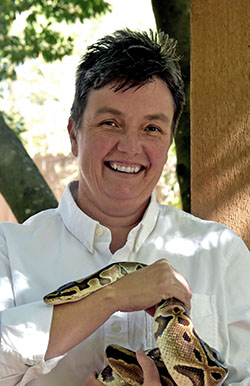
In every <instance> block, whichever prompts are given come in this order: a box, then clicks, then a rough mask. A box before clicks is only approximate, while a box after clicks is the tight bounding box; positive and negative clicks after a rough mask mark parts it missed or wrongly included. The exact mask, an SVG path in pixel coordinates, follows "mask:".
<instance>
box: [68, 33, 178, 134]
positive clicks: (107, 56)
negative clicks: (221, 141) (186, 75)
mask: <svg viewBox="0 0 250 386" xmlns="http://www.w3.org/2000/svg"><path fill="white" fill-rule="evenodd" d="M176 45H177V42H176V40H174V39H170V38H169V36H168V35H166V34H164V33H163V32H160V33H156V32H153V31H150V32H149V33H147V32H135V31H131V30H129V29H124V30H118V31H116V32H114V33H113V34H111V35H107V36H105V37H103V38H101V39H100V40H98V41H97V42H96V43H95V44H92V45H91V46H89V47H88V48H87V52H86V53H85V54H84V55H83V57H82V58H81V61H80V63H79V66H78V68H77V72H76V85H75V86H76V87H75V97H74V102H73V105H72V108H71V117H72V119H73V120H74V122H75V129H76V130H77V129H78V128H79V126H80V125H81V122H82V116H83V112H84V109H85V107H86V104H87V98H88V94H89V92H90V91H91V89H99V88H101V87H104V86H105V85H107V84H109V83H111V82H113V81H115V87H114V90H115V91H119V90H121V89H124V91H125V90H127V89H129V88H131V87H140V86H142V85H144V84H145V83H147V82H149V81H150V80H151V79H152V77H153V76H156V77H158V78H160V79H162V80H163V81H164V82H165V83H166V84H167V86H168V87H169V89H170V91H171V93H172V96H173V99H174V104H175V106H174V107H175V112H174V117H173V125H172V131H173V132H174V130H175V128H176V126H177V123H178V120H179V117H180V114H181V112H182V108H183V104H184V84H183V80H182V76H181V70H180V65H179V59H180V58H179V57H178V56H177V54H176Z"/></svg>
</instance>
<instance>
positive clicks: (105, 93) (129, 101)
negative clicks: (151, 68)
mask: <svg viewBox="0 0 250 386" xmlns="http://www.w3.org/2000/svg"><path fill="white" fill-rule="evenodd" d="M116 87H117V83H115V82H112V83H109V84H107V85H105V86H104V87H102V88H100V89H97V90H94V89H92V90H91V91H90V93H89V96H88V101H87V105H86V108H85V112H92V113H94V112H95V111H104V110H105V107H113V108H117V109H119V110H120V111H122V112H124V113H129V112H130V111H131V112H133V113H134V114H139V113H147V114H154V113H158V114H159V113H164V114H167V115H168V117H169V119H170V120H172V118H173V114H174V109H175V108H174V98H173V96H172V94H171V92H170V90H169V88H168V86H167V84H166V83H165V82H163V81H162V80H161V79H159V78H156V77H155V78H153V79H152V80H151V81H149V82H147V83H145V84H144V85H142V86H135V87H131V88H128V87H127V86H125V87H124V88H122V89H120V90H118V91H116Z"/></svg>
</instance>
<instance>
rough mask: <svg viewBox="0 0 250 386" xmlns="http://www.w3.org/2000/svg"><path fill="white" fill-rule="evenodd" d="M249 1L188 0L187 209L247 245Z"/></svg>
mask: <svg viewBox="0 0 250 386" xmlns="http://www.w3.org/2000/svg"><path fill="white" fill-rule="evenodd" d="M249 20H250V3H249V0H239V1H235V0H219V1H218V0H206V1H205V0H192V5H191V197H192V199H191V211H192V213H193V214H194V215H197V216H199V217H201V218H203V219H208V220H215V221H218V222H221V223H224V224H226V225H228V226H230V227H231V228H232V229H233V230H234V231H235V232H236V233H237V234H238V235H239V236H241V237H242V238H243V240H244V241H245V243H246V244H247V245H248V247H250V82H249V63H250V28H249V27H250V24H249Z"/></svg>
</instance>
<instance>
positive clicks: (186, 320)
mask: <svg viewBox="0 0 250 386" xmlns="http://www.w3.org/2000/svg"><path fill="white" fill-rule="evenodd" d="M143 267H145V264H143V263H137V262H119V263H113V264H110V265H108V266H106V267H104V268H102V269H100V270H99V271H98V272H95V273H94V274H92V275H89V276H87V277H85V278H83V279H80V280H76V281H73V282H69V283H67V284H65V285H63V286H61V287H59V288H58V289H57V290H55V291H53V292H51V293H49V294H48V295H46V296H44V298H43V300H44V302H45V303H47V304H51V305H56V304H62V303H66V302H75V301H78V300H80V299H82V298H84V297H86V296H88V295H90V294H92V293H93V292H95V291H97V290H99V289H101V288H103V287H105V286H107V285H109V284H112V283H114V282H115V281H116V280H119V279H121V278H123V277H124V276H126V275H128V274H130V273H132V272H135V271H137V270H138V269H141V268H143ZM154 336H155V339H156V343H157V345H158V347H157V348H154V349H152V350H148V351H146V355H148V356H149V357H151V358H152V359H153V360H154V363H155V365H156V367H157V368H158V371H159V374H160V378H161V383H162V385H165V386H175V385H178V386H192V385H194V386H220V385H222V384H223V382H224V380H225V379H226V377H227V374H228V368H227V366H226V364H225V363H224V361H223V359H222V357H221V355H220V354H219V353H218V352H217V351H216V350H215V349H213V348H212V347H210V346H209V345H208V344H207V343H206V342H204V341H203V340H202V339H201V338H200V337H199V336H198V334H197V332H196V331H195V329H194V327H193V323H192V320H191V318H190V316H189V314H188V311H187V309H186V307H185V305H184V304H183V303H181V302H180V301H179V300H177V299H175V298H169V299H167V300H163V301H162V302H161V303H160V304H158V305H157V307H156V311H155V314H154ZM105 355H106V359H107V364H108V365H107V367H105V369H103V370H102V371H101V373H100V374H99V375H98V379H99V380H100V382H101V383H103V384H104V385H107V386H120V385H123V386H124V385H125V386H126V385H135V386H137V385H142V384H143V374H142V370H141V367H140V366H139V364H138V362H137V360H136V356H135V353H134V352H133V351H131V350H129V349H127V348H124V347H120V346H118V345H109V346H108V347H107V348H106V352H105Z"/></svg>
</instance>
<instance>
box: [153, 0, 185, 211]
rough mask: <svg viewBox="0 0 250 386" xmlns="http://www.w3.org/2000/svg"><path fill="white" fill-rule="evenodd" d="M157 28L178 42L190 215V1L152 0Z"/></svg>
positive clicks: (179, 149) (181, 159)
mask: <svg viewBox="0 0 250 386" xmlns="http://www.w3.org/2000/svg"><path fill="white" fill-rule="evenodd" d="M151 1H152V7H153V12H154V15H155V20H156V25H157V29H158V30H161V31H164V32H165V33H167V34H168V35H169V36H170V37H171V38H174V39H176V40H177V41H178V53H179V55H181V62H180V64H181V68H182V74H183V78H184V82H185V94H186V104H185V107H184V110H183V113H182V116H181V119H180V121H179V125H178V128H177V131H176V134H175V143H176V155H177V166H176V171H177V178H178V182H179V185H180V191H181V198H182V207H183V209H184V210H185V211H186V212H190V210H191V207H190V201H191V194H190V0H178V1H176V0H166V1H162V0H151Z"/></svg>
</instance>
